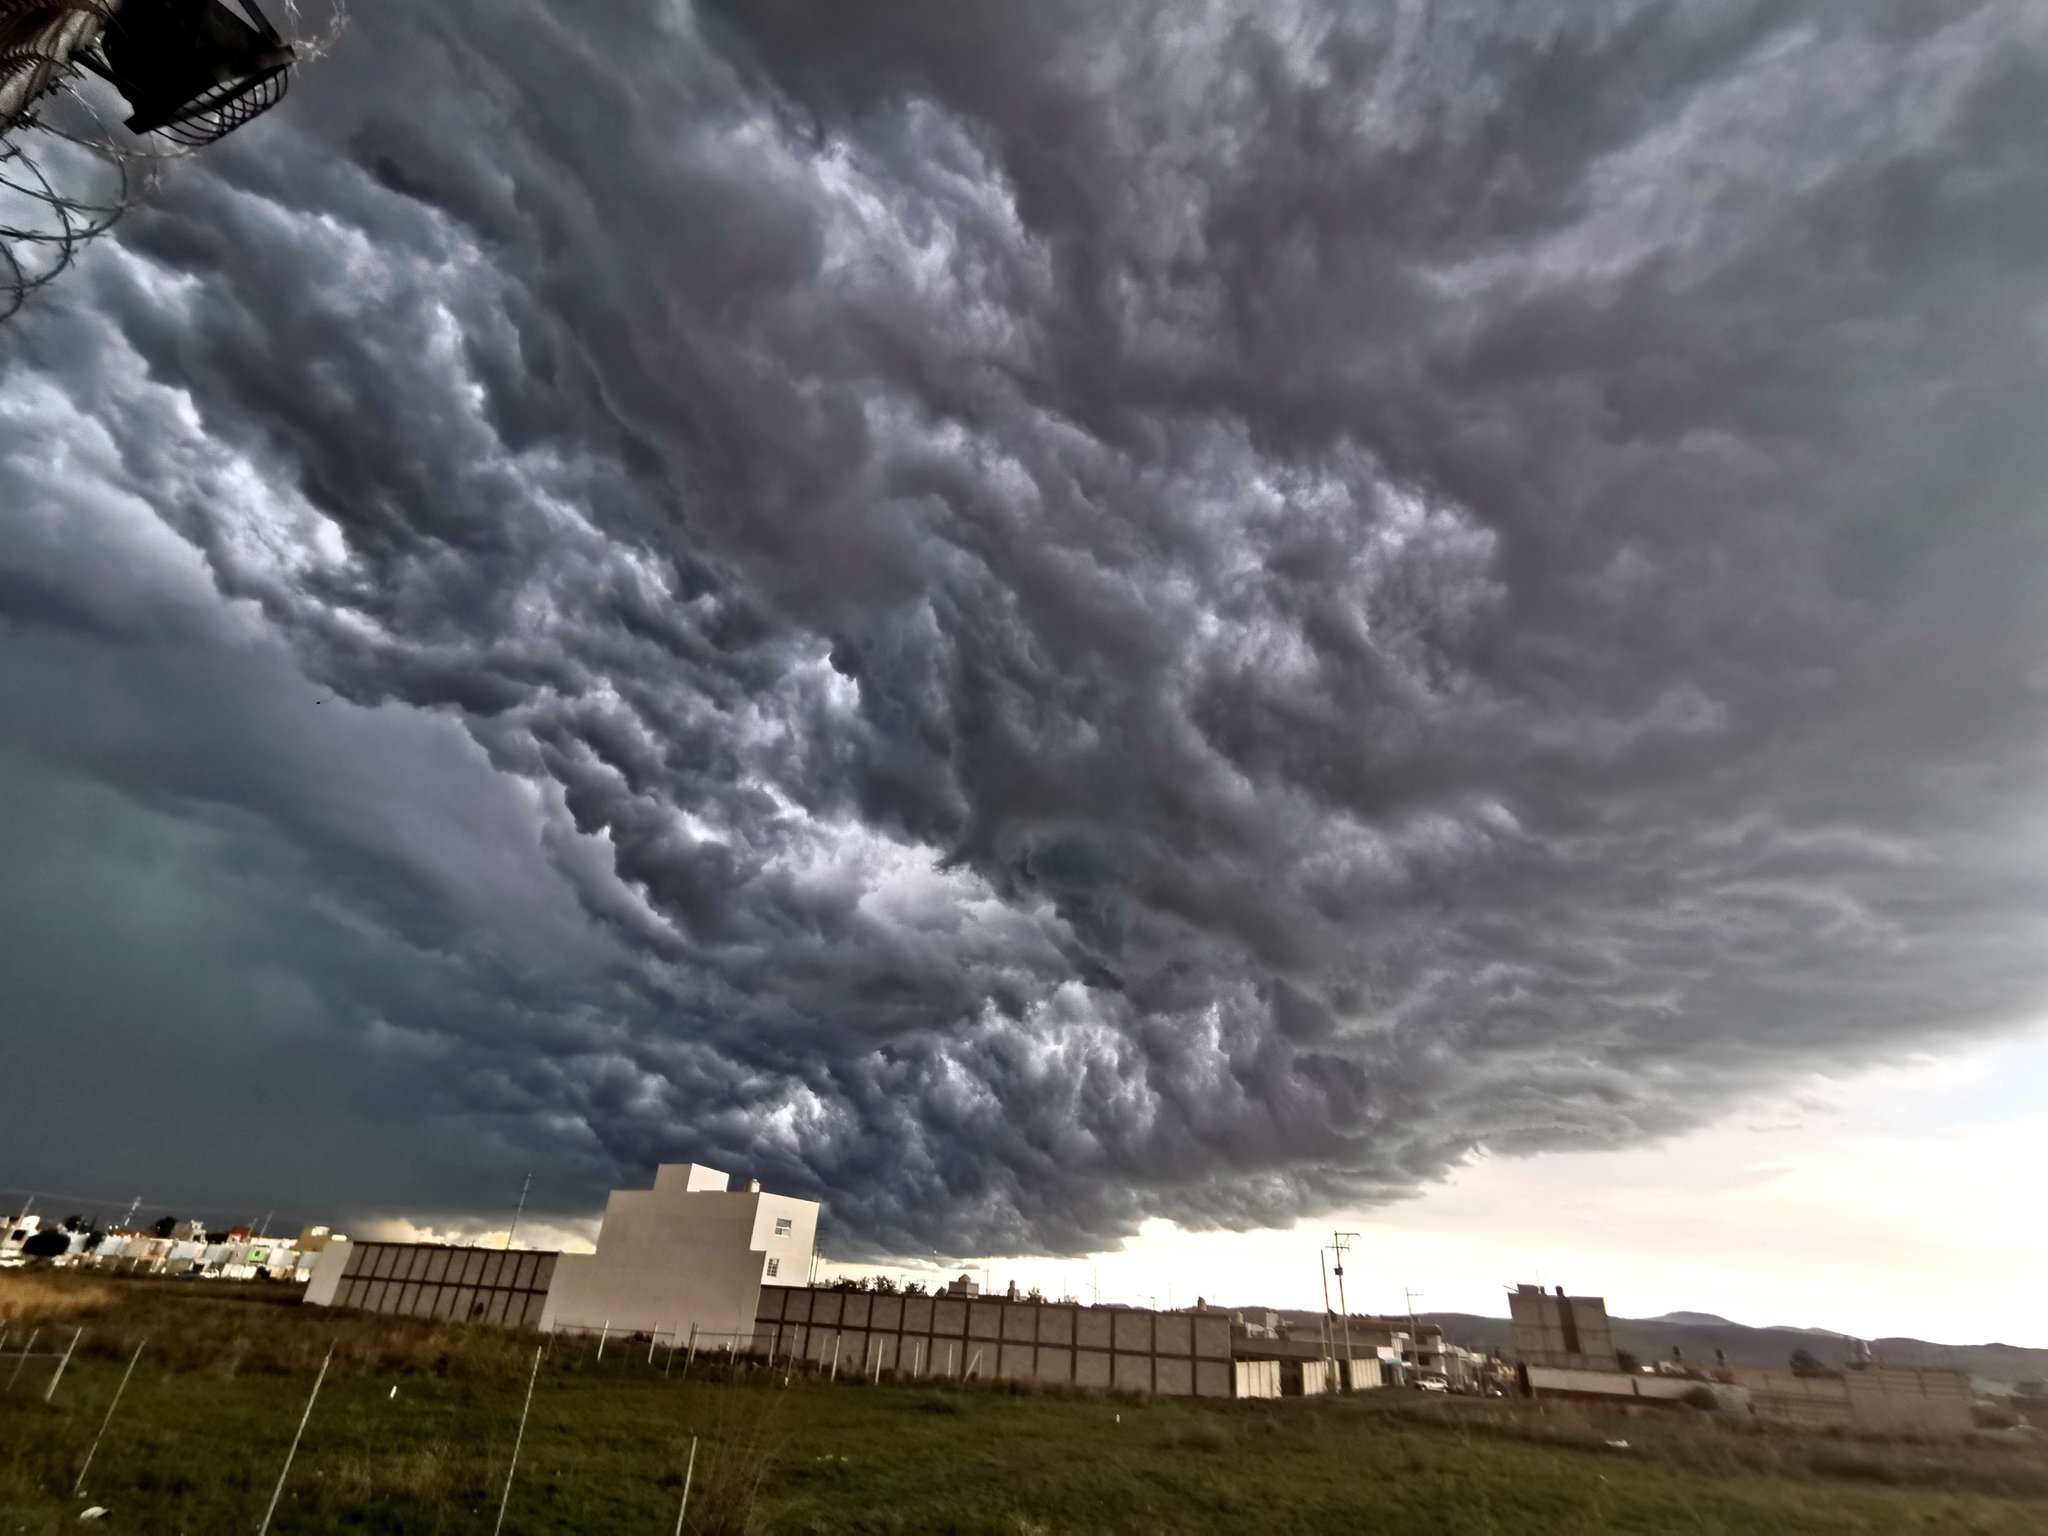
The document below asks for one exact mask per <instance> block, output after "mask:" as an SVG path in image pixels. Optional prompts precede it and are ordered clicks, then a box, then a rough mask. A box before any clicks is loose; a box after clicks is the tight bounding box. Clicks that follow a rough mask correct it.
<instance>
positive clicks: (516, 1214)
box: [505, 1173, 533, 1248]
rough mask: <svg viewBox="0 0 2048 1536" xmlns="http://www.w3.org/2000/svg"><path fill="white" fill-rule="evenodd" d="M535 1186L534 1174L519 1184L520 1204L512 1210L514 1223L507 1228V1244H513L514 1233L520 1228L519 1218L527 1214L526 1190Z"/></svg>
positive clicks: (508, 1245) (509, 1245) (508, 1246)
mask: <svg viewBox="0 0 2048 1536" xmlns="http://www.w3.org/2000/svg"><path fill="white" fill-rule="evenodd" d="M532 1188H533V1175H532V1174H530V1173H529V1174H528V1175H527V1176H526V1182H525V1183H524V1184H522V1185H520V1186H519V1204H518V1206H517V1207H515V1208H514V1210H513V1212H512V1225H511V1226H509V1227H507V1228H506V1229H505V1246H506V1247H507V1248H510V1247H511V1246H512V1234H513V1233H515V1232H517V1231H518V1230H519V1218H520V1217H522V1216H524V1215H525V1214H526V1192H527V1191H528V1190H530V1189H532Z"/></svg>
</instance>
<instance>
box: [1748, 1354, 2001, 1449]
mask: <svg viewBox="0 0 2048 1536" xmlns="http://www.w3.org/2000/svg"><path fill="white" fill-rule="evenodd" d="M1730 1374H1731V1375H1732V1376H1733V1377H1734V1379H1735V1380H1736V1381H1737V1382H1738V1383H1740V1384H1741V1385H1742V1386H1743V1387H1744V1388H1746V1389H1747V1390H1748V1393H1749V1399H1750V1406H1751V1409H1752V1411H1753V1412H1755V1413H1756V1415H1757V1416H1758V1417H1759V1418H1767V1419H1776V1420H1778V1421H1780V1422H1781V1423H1787V1424H1805V1425H1812V1426H1830V1425H1833V1426H1840V1427H1844V1428H1851V1429H1864V1430H1870V1431H1873V1432H1883V1433H1910V1434H1967V1433H1968V1432H1969V1430H1970V1428H1971V1417H1970V1403H1971V1398H1972V1393H1971V1389H1970V1379H1969V1376H1968V1375H1967V1374H1966V1373H1964V1372H1962V1371H1922V1370H1910V1369H1903V1368H1899V1367H1888V1366H1873V1367H1871V1368H1869V1369H1867V1370H1861V1371H1845V1372H1843V1373H1842V1374H1841V1375H1840V1376H1794V1375H1793V1374H1792V1373H1791V1372H1790V1371H1759V1370H1752V1369H1748V1368H1746V1367H1738V1368H1737V1369H1736V1370H1734V1371H1733V1372H1731V1373H1730Z"/></svg>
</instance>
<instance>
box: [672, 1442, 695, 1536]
mask: <svg viewBox="0 0 2048 1536" xmlns="http://www.w3.org/2000/svg"><path fill="white" fill-rule="evenodd" d="M696 1474H697V1437H696V1436H695V1435H692V1436H690V1464H689V1465H688V1466H686V1467H684V1468H683V1502H682V1507H681V1508H679V1509H678V1510H677V1511H676V1536H683V1516H685V1515H687V1514H688V1513H689V1512H690V1479H691V1478H692V1477H694V1476H696Z"/></svg>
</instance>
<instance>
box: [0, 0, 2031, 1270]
mask: <svg viewBox="0 0 2048 1536" xmlns="http://www.w3.org/2000/svg"><path fill="white" fill-rule="evenodd" d="M353 13H354V16H353V26H352V29H351V31H350V32H349V33H348V35H347V37H346V40H345V42H344V44H343V45H342V46H341V47H340V48H339V49H338V50H337V51H336V52H335V53H334V54H333V55H332V56H331V57H330V58H328V59H326V60H323V61H321V63H320V64H319V65H317V66H316V67H315V68H313V69H311V70H309V71H308V72H307V73H306V75H305V78H304V79H303V81H302V82H301V85H300V88H299V89H298V90H296V91H295V93H294V95H293V96H292V98H291V99H290V100H289V101H288V102H287V103H286V104H285V105H284V107H282V108H281V109H280V110H279V111H277V112H275V113H272V114H270V115H269V116H268V117H266V118H265V119H263V120H262V121H261V122H259V123H258V124H256V125H254V126H252V127H251V128H250V129H248V130H246V131H245V132H244V133H242V134H239V135H237V136H236V137H235V138H233V139H231V140H229V141H227V142H225V143H224V144H222V145H221V146H219V148H218V149H217V150H215V151H214V152H212V153H210V154H208V155H205V156H203V157H195V158H194V159H192V160H189V161H185V162H181V163H179V164H177V165H176V166H175V167H174V168H173V170H172V172H171V174H169V175H168V176H167V177H166V178H165V179H164V181H163V184H162V185H161V186H160V187H159V188H158V189H157V191H156V193H155V194H154V196H153V199H152V201H151V202H150V203H149V205H148V206H147V207H146V208H145V209H143V210H141V211H139V212H137V213H136V214H134V215H132V216H131V217H130V218H128V219H127V220H126V221H125V222H124V223H123V224H122V225H121V226H119V228H118V231H117V234H116V235H115V236H113V237H110V238H109V239H108V240H106V241H104V242H102V244H101V245H99V246H98V247H96V248H95V249H94V250H93V251H92V252H91V253H90V254H89V256H88V257H87V258H86V259H85V260H84V261H83V262H82V263H81V265H80V266H79V267H78V268H77V269H76V270H75V271H73V272H72V273H69V274H67V277H66V281H65V283H64V284H62V285H61V286H60V287H57V288H53V289H52V290H51V291H50V292H48V293H46V294H43V295H39V296H38V298H37V301H36V302H35V303H34V304H33V305H32V306H31V307H30V308H29V309H28V310H26V311H25V312H24V313H23V314H22V315H21V316H20V317H19V318H18V319H17V320H16V321H15V322H14V323H13V324H12V325H10V326H9V328H8V330H7V332H6V333H5V336H4V343H5V345H4V350H0V526H4V530H5V533H4V538H0V703H4V704H5V705H6V707H7V716H8V719H9V720H10V721H11V729H10V730H9V731H8V732H7V733H6V735H5V737H4V739H0V782H4V783H5V784H6V785H7V787H8V794H7V799H6V804H7V805H8V806H9V807H10V808H11V814H9V815H8V816H7V817H5V818H4V819H0V919H4V921H0V957H4V960H0V964H4V969H5V970H6V972H7V973H8V974H9V975H10V976H12V977H15V978H17V981H14V982H10V983H9V987H8V990H9V992H10V993H11V994H12V996H13V1002H12V1003H11V1004H10V1012H12V1013H13V1014H14V1019H13V1022H12V1023H11V1024H10V1025H9V1027H8V1030H7V1034H8V1037H9V1039H8V1046H9V1049H8V1055H9V1057H10V1058H11V1061H12V1071H11V1074H10V1075H11V1076H12V1077H14V1079H15V1080H16V1081H17V1082H19V1083H25V1084H28V1085H31V1086H32V1087H33V1093H32V1094H31V1095H30V1098H31V1100H32V1102H31V1103H29V1104H28V1105H27V1106H25V1107H24V1109H23V1112H22V1114H21V1115H20V1116H18V1117H16V1116H13V1115H12V1113H10V1118H12V1119H14V1121H15V1125H16V1131H15V1132H14V1133H13V1135H12V1136H10V1138H9V1139H10V1140H12V1139H15V1138H17V1137H18V1138H19V1143H18V1146H17V1152H18V1154H19V1157H20V1159H21V1162H22V1163H23V1165H26V1164H27V1163H29V1162H32V1161H35V1160H36V1159H38V1158H40V1159H41V1160H42V1161H44V1162H46V1163H47V1162H50V1161H53V1160H55V1159H56V1157H57V1156H58V1154H59V1153H60V1152H61V1154H62V1158H63V1162H64V1164H65V1165H66V1166H70V1165H73V1164H77V1165H78V1166H80V1167H81V1168H83V1169H84V1170H85V1171H83V1172H81V1173H79V1174H77V1175H74V1176H75V1177H78V1178H89V1179H96V1180H99V1181H101V1182H102V1183H105V1184H111V1185H113V1186H114V1187H116V1188H117V1189H120V1188H125V1187H126V1186H127V1185H128V1184H130V1183H133V1182H134V1181H135V1180H136V1179H137V1178H142V1177H145V1176H146V1177H149V1178H152V1179H159V1180H163V1181H165V1182H166V1183H167V1184H169V1185H172V1186H174V1187H175V1188H177V1189H181V1190H184V1189H205V1188H210V1187H222V1188H225V1187H226V1186H227V1185H228V1184H229V1183H230V1182H231V1181H232V1182H234V1183H235V1184H236V1185H237V1187H240V1188H249V1187H251V1186H253V1185H255V1184H259V1183H260V1184H261V1185H262V1187H263V1190H265V1191H277V1192H278V1198H279V1199H280V1200H286V1201H289V1200H294V1199H295V1200H299V1201H301V1202H303V1203H304V1205H305V1208H306V1210H307V1211H308V1214H311V1215H324V1214H325V1213H326V1212H327V1211H328V1210H330V1209H346V1210H354V1211H359V1212H367V1213H391V1212H396V1211H399V1210H403V1211H405V1212H407V1213H409V1214H412V1215H415V1216H417V1217H419V1219H421V1220H422V1221H425V1220H427V1219H428V1218H429V1217H430V1216H431V1215H433V1214H434V1213H436V1212H440V1213H446V1212H451V1211H455V1212H459V1211H462V1210H475V1209H482V1208H484V1207H485V1206H487V1205H488V1206H490V1207H491V1209H492V1210H493V1211H494V1212H495V1211H497V1210H498V1207H500V1206H502V1205H504V1204H508V1203H509V1194H508V1191H513V1190H516V1189H517V1184H518V1178H519V1172H520V1171H522V1170H524V1169H526V1168H529V1167H530V1168H534V1169H537V1170H541V1173H540V1176H539V1178H537V1180H536V1197H537V1199H539V1200H540V1201H541V1203H542V1204H543V1206H546V1207H550V1208H552V1209H553V1210H554V1211H556V1212H558V1213H570V1212H577V1211H583V1210H587V1209H589V1205H590V1201H591V1199H592V1198H593V1195H594V1194H595V1193H596V1192H598V1191H601V1190H603V1189H604V1188H607V1187H610V1186H611V1185H613V1184H618V1183H622V1182H634V1181H637V1180H639V1179H642V1178H644V1177H645V1174H646V1172H647V1170H648V1168H649V1166H650V1165H651V1164H652V1163H654V1162H655V1161H656V1160H688V1159H695V1160H700V1161H705V1162H709V1163H713V1164H715V1165H718V1166H724V1167H730V1168H732V1169H734V1170H736V1171H744V1172H746V1173H748V1174H752V1175H756V1176H759V1177H760V1178H762V1179H763V1180H764V1181H765V1182H767V1183H768V1184H769V1186H770V1187H772V1188H777V1189H782V1190H786V1191H788V1192H790V1193H799V1194H806V1195H812V1196H822V1197H823V1198H825V1199H826V1200H827V1201H828V1226H827V1228H826V1235H825V1241H826V1244H827V1246H828V1248H830V1249H832V1250H833V1251H835V1252H837V1253H840V1254H843V1255H858V1254H883V1253H888V1254H899V1255H900V1254H918V1253H925V1252H929V1251H931V1250H934V1249H939V1250H943V1251H945V1252H948V1253H971V1252H1024V1251H1036V1252H1060V1253H1064V1252H1079V1251H1084V1250H1087V1249H1090V1248H1097V1247H1101V1246H1103V1245H1107V1244H1113V1243H1114V1242H1115V1241H1116V1240H1117V1239H1118V1238H1120V1237H1122V1236H1124V1235H1126V1234H1128V1233H1130V1232H1132V1231H1133V1230H1135V1228H1136V1226H1137V1224H1138V1223H1139V1222H1141V1221H1142V1220H1144V1219H1146V1218H1148V1217H1155V1216H1163V1217H1169V1218H1172V1219H1174V1220H1175V1221H1178V1222H1181V1223H1184V1224H1187V1225H1190V1226H1195V1227H1226V1228H1248V1227H1255V1226H1266V1225H1276V1224H1285V1223H1288V1222H1291V1221H1292V1220H1294V1219H1295V1218H1297V1217H1299V1216H1303V1215H1307V1214H1311V1213H1318V1212H1322V1211H1326V1210H1331V1209H1337V1208H1356V1207H1357V1206H1359V1205H1360V1204H1363V1203H1371V1202H1376V1201H1382V1200H1387V1199H1392V1198H1397V1197H1399V1196H1401V1195H1403V1194H1406V1193H1409V1192H1412V1191H1414V1190H1415V1189H1417V1188H1419V1187H1421V1186H1422V1185H1425V1184H1427V1183H1428V1182H1430V1181H1432V1180H1434V1179H1437V1178H1439V1177H1441V1176H1442V1175H1443V1174H1444V1173H1445V1172H1446V1171H1447V1170H1449V1169H1451V1168H1452V1167H1454V1166H1456V1165H1457V1163H1458V1162H1459V1161H1460V1160H1461V1159H1463V1158H1465V1157H1466V1156H1468V1155H1470V1154H1471V1153H1472V1152H1473V1150H1474V1149H1476V1148H1481V1147H1484V1148H1486V1149H1489V1150H1490V1151H1491V1152H1493V1153H1496V1154H1527V1153H1535V1152H1539V1151H1543V1150H1546V1149H1560V1148H1592V1147H1614V1146H1625V1145H1629V1144H1633V1143H1639V1142H1644V1141H1648V1140H1652V1139H1655V1138H1658V1137H1660V1136H1664V1135H1668V1134H1671V1133H1674V1132H1677V1131H1680V1130H1682V1129H1685V1128H1688V1127H1694V1126H1698V1125H1700V1124H1703V1123H1705V1122H1707V1121H1708V1120H1710V1119H1712V1118H1714V1117H1716V1116H1717V1115H1720V1114H1722V1113H1725V1112H1726V1111H1728V1110H1729V1109H1730V1108H1731V1107H1732V1106H1733V1105H1735V1104H1737V1103H1739V1102H1741V1101H1742V1099H1743V1098H1744V1097H1745V1096H1746V1095H1751V1094H1755V1093H1758V1092H1761V1091H1763V1090H1765V1089H1768V1088H1770V1087H1771V1086H1772V1085H1774V1084H1780V1083H1783V1082H1785V1081H1787V1080H1789V1079H1790V1078H1792V1077H1794V1076H1795V1075H1798V1074H1802V1073H1807V1072H1811V1071H1814V1070H1822V1071H1833V1070H1838V1069H1839V1070H1848V1069H1850V1068H1852V1067H1855V1066H1858V1065H1862V1064H1867V1063H1870V1062H1874V1061H1878V1060H1883V1059H1887V1058H1891V1057H1896V1056H1899V1055H1902V1054H1904V1053H1908V1052H1913V1051H1922V1050H1928V1049H1939V1048H1941V1047H1943V1046H1944V1045H1945V1044H1954V1043H1960V1042H1962V1041H1964V1040H1966V1039H1969V1038H1973V1037H1977V1036H1981V1035H1984V1034H1986V1033H1988V1032H1992V1031H1995V1030H1998V1029H2001V1028H2011V1027H2015V1026H2017V1025H2019V1024H2021V1023H2023V1022H2026V1021H2028V1020H2030V1019H2032V1018H2036V1017H2038V1016H2039V1014H2040V1012H2041V1009H2042V1004H2043V999H2044V994H2048V945H2044V944H2043V942H2042V937H2041V936H2042V933H2043V932H2044V928H2043V924H2044V920H2048V788H2044V786H2048V750H2044V748H2048V617H2044V614H2048V605H2044V604H2043V602H2042V593H2043V591H2044V584H2048V518H2044V516H2043V515H2042V495H2043V487H2044V485H2048V476H2044V471H2048V438H2044V436H2043V434H2042V433H2041V431H2040V429H2039V424H2038V423H2039V417H2040V413H2041V410H2042V406H2043V402H2044V394H2048V367H2044V365H2043V362H2042V358H2043V346H2044V342H2048V160H2044V158H2043V157H2042V155H2041V154H2040V152H2039V151H2040V141H2039V118H2040V103H2041V101H2042V100H2043V99H2044V93H2048V11H2044V9H2043V8H2042V7H2040V6H2038V5H2033V4H2029V3H2025V0H2013V3H1986V4H1976V5H1971V4H1958V5H1952V6H1943V7H1933V8H1930V7H1926V6H1922V5H1908V4H1903V3H1901V4H1884V3H1879V4H1871V3H1861V4H1856V5H1833V4H1825V3H1811V4H1805V5H1795V6H1789V7H1788V6H1784V5H1762V4H1752V3H1733V0H1729V3H1703V4H1697V5H1690V6H1686V7H1683V8H1677V9H1674V8H1672V7H1669V6H1661V5H1648V4H1630V3H1619V0H1617V3H1601V4H1597V5H1589V4H1585V3H1581V0H1573V3H1569V4H1565V3H1558V4H1554V5H1553V4H1533V5H1517V6H1513V7H1500V6H1496V5H1491V4H1479V3H1476V0H1475V3H1469V4H1467V3H1459V0H1445V3H1436V4H1424V3H1401V4H1389V5H1382V6H1371V7H1360V6H1353V5H1347V4H1339V3H1335V0H1281V3H1270V0H1268V3H1260V4H1257V5H1253V4H1246V3H1235V0H1200V3H1195V4H1181V3H1176V4H1170V5H1169V4H1152V3H1139V4H1128V5H1117V6H1100V5H1084V4H1075V3H1068V0H1029V3H1024V0H1014V3H1010V0H1001V3H999V0H884V3H876V4H868V5H862V6H855V7H849V6H846V5H843V4H833V3H828V0H772V3H760V4H754V3H746V4H742V3H739V0H718V3H712V0H699V3H697V4H695V5H691V4H685V3H680V0H614V3H611V4H607V5H603V6H567V7H565V6H560V5H552V6H549V5H542V4H539V3H537V0H490V3H489V4H484V3H481V0H444V3H442V4H439V5H436V6H430V7H422V6H416V5H404V4H399V3H396V0H354V3H353ZM254 1104H260V1105H262V1106H264V1107H263V1108H262V1109H261V1110H260V1111H258V1110H254V1109H252V1108H250V1107H249V1106H251V1105H254ZM237 1106H240V1107H237ZM81 1115H84V1116H86V1117H87V1119H89V1120H91V1121H93V1122H95V1123H99V1124H101V1125H102V1127H103V1129H102V1131H100V1132H95V1133H93V1134H90V1135H87V1134H85V1133H84V1128H83V1125H82V1122H81V1118H80V1117H81ZM223 1118H225V1119H226V1120H227V1121H230V1122H232V1123H233V1126H234V1134H232V1135H227V1136H223V1135H222V1134H221V1129H222V1122H223ZM107 1122H112V1123H114V1124H117V1125H119V1126H121V1127H122V1128H123V1129H122V1131H121V1135H120V1136H119V1137H118V1138H111V1139H110V1138H109V1137H108V1136H107V1135H106V1134H104V1125H105V1124H106V1123H107ZM77 1142H86V1143H90V1146H89V1147H84V1148H80V1149H78V1150H76V1152H75V1155H74V1150H73V1147H74V1143H77ZM255 1149H260V1159H259V1160H258V1161H257V1163H256V1164H255V1167H257V1168H260V1174H259V1172H257V1171H252V1160H251V1153H252V1151H253V1150H255ZM80 1160H83V1161H80ZM493 1202H495V1204H492V1203H493Z"/></svg>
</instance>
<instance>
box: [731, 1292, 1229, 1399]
mask: <svg viewBox="0 0 2048 1536" xmlns="http://www.w3.org/2000/svg"><path fill="white" fill-rule="evenodd" d="M753 1343H754V1351H753V1352H754V1353H755V1354H758V1355H768V1354H770V1353H773V1354H774V1355H776V1356H778V1357H779V1356H782V1355H793V1356H794V1357H796V1358H798V1359H803V1360H809V1361H812V1362H814V1363H816V1364H818V1365H822V1366H830V1365H831V1363H832V1362H833V1360H834V1359H835V1357H836V1359H837V1361H838V1367H839V1369H840V1371H842V1372H844V1373H847V1374H851V1375H871V1374H873V1373H874V1372H875V1371H876V1370H877V1369H880V1370H883V1371H889V1372H893V1373H895V1374H896V1375H898V1376H935V1377H956V1378H958V1377H970V1376H971V1377H975V1378H978V1379H980V1380H984V1381H1029V1382H1037V1383H1040V1384H1042V1385H1046V1386H1078V1387H1098V1388H1103V1389H1111V1388H1114V1389H1116V1390H1119V1391H1134V1392H1151V1393H1158V1394H1160V1395H1162V1396H1167V1397H1229V1396H1231V1395H1232V1389H1233V1383H1234V1376H1233V1373H1232V1370H1231V1360H1230V1320H1229V1319H1228V1318H1227V1317H1203V1316H1196V1315H1190V1314H1188V1313H1185V1312H1142V1311H1131V1310H1125V1309H1123V1308H1110V1307H1093V1308H1091V1307H1073V1306H1061V1305H1056V1304H1051V1303H1042V1302H1028V1301H1009V1300H1006V1299H1003V1298H1000V1297H974V1298H971V1299H969V1298H963V1297H952V1296H877V1295H872V1294H868V1293H865V1292H861V1291H814V1290H808V1289H804V1288H800V1287H792V1286H773V1285H769V1286H763V1287H762V1288H761V1304H760V1309H759V1320H758V1321H757V1323H756V1324H755V1331H754V1341H753Z"/></svg>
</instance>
